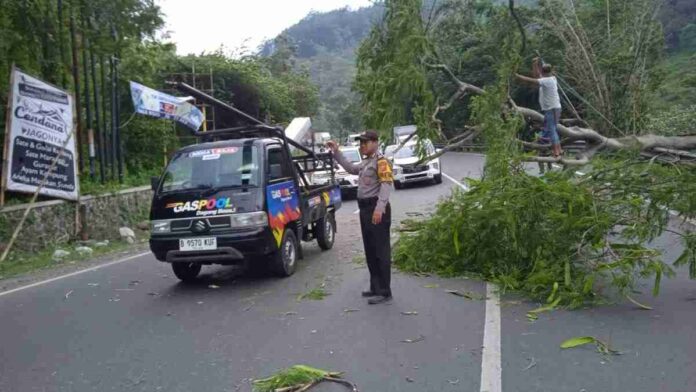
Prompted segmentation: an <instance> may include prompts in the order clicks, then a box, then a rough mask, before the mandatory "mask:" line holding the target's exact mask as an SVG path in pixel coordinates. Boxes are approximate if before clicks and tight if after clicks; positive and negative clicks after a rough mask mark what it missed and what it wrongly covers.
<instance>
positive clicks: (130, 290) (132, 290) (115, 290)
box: [114, 289, 135, 291]
mask: <svg viewBox="0 0 696 392" xmlns="http://www.w3.org/2000/svg"><path fill="white" fill-rule="evenodd" d="M114 291H135V289H114Z"/></svg>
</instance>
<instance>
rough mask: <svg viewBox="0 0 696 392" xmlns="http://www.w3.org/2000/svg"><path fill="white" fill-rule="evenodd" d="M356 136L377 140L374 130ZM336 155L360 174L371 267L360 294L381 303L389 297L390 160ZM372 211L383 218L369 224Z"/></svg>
mask: <svg viewBox="0 0 696 392" xmlns="http://www.w3.org/2000/svg"><path fill="white" fill-rule="evenodd" d="M358 139H361V140H374V141H377V140H378V135H377V133H376V132H374V131H367V132H364V133H362V134H361V135H360V136H359V137H358ZM335 158H336V160H337V161H338V163H339V164H340V165H341V166H342V167H343V168H344V169H345V170H346V171H347V172H348V173H351V174H357V175H358V176H359V180H358V207H360V228H361V230H362V237H363V245H364V247H365V258H366V259H367V267H368V269H369V270H370V290H369V291H367V292H364V293H363V295H364V296H366V297H369V296H379V297H380V298H379V299H372V300H371V303H379V302H383V301H384V300H387V299H390V298H391V296H392V292H391V243H390V231H389V230H390V227H391V206H390V205H389V194H390V193H391V189H392V186H393V182H394V179H393V175H392V167H391V163H390V162H389V161H388V160H387V159H386V158H385V157H384V156H382V154H380V153H379V152H377V153H375V154H374V155H373V156H371V157H367V158H366V159H364V160H363V161H362V162H361V163H360V164H357V165H356V164H353V163H352V162H350V161H348V160H347V159H346V158H345V157H344V156H343V154H341V153H340V152H337V153H336V155H335ZM375 211H381V212H382V221H381V222H380V223H379V224H373V223H372V215H373V213H374V212H375Z"/></svg>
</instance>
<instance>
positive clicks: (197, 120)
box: [130, 81, 205, 131]
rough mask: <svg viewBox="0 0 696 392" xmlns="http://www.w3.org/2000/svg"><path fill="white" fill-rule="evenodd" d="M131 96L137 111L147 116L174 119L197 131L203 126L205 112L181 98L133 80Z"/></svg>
mask: <svg viewBox="0 0 696 392" xmlns="http://www.w3.org/2000/svg"><path fill="white" fill-rule="evenodd" d="M130 88H131V98H132V99H133V106H134V107H135V111H136V112H137V113H140V114H144V115H146V116H152V117H157V118H166V119H168V120H174V121H176V122H178V123H180V124H183V125H184V126H186V127H189V128H191V129H192V130H194V131H197V130H198V128H200V127H201V124H202V123H203V120H205V118H204V117H203V112H201V111H200V110H198V108H197V107H195V106H193V105H191V104H190V103H188V102H183V101H182V100H181V99H180V98H177V97H175V96H173V95H169V94H165V93H163V92H160V91H157V90H153V89H151V88H149V87H147V86H143V85H142V84H139V83H136V82H133V81H131V82H130Z"/></svg>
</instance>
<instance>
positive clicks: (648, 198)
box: [356, 1, 696, 307]
mask: <svg viewBox="0 0 696 392" xmlns="http://www.w3.org/2000/svg"><path fill="white" fill-rule="evenodd" d="M417 3H418V2H396V1H394V2H390V1H387V2H386V3H385V6H386V8H387V10H388V11H387V13H386V14H385V20H384V22H383V24H382V25H380V26H378V27H376V28H375V29H374V30H373V32H372V35H371V39H368V40H366V41H365V43H364V44H363V48H361V52H360V56H359V61H360V62H362V61H365V62H366V63H367V64H370V65H373V67H371V68H369V69H368V71H369V73H368V75H370V76H372V75H380V76H381V77H379V78H375V79H367V80H369V83H366V82H365V81H364V80H363V81H361V80H360V73H359V74H358V78H357V81H356V84H357V85H358V86H361V91H362V92H363V94H364V100H365V104H366V106H367V107H371V108H377V109H379V110H375V112H374V113H370V114H369V115H370V116H374V118H373V119H372V120H371V121H373V123H374V124H378V125H381V126H382V127H385V126H386V125H388V124H389V123H390V122H391V124H395V123H398V121H400V120H401V118H400V117H399V116H403V115H404V114H403V113H404V112H403V109H401V108H402V107H403V105H402V103H403V101H404V100H403V99H402V97H407V101H410V102H423V101H425V100H428V99H430V98H429V97H430V94H431V93H432V92H431V90H428V89H427V88H423V86H424V85H422V84H420V83H421V81H422V80H423V79H422V76H423V73H424V71H423V68H417V67H413V68H415V69H416V70H417V71H418V72H414V71H411V73H408V74H406V75H408V77H409V78H410V79H411V81H410V82H407V81H402V82H401V85H400V86H402V88H404V89H405V90H404V91H403V94H398V93H397V94H390V93H391V92H394V91H396V92H401V90H399V89H398V88H395V87H393V86H391V85H389V83H391V82H392V81H391V80H390V78H389V77H390V76H393V75H397V74H399V72H406V71H405V70H403V68H408V66H409V65H411V64H416V65H421V64H422V62H423V61H427V59H429V58H433V57H436V56H438V53H439V57H438V59H440V60H445V59H446V60H445V61H447V63H448V65H450V67H451V68H453V69H455V70H456V72H466V71H462V68H463V67H461V65H462V64H463V65H464V66H466V67H472V68H473V67H476V66H475V65H474V64H482V63H483V62H485V61H491V63H490V64H491V66H490V67H488V68H487V69H486V70H485V71H484V72H481V73H479V74H478V77H480V78H481V79H482V81H483V84H485V85H486V88H485V92H484V94H482V95H480V96H477V97H475V98H473V99H471V100H470V101H469V102H468V109H469V110H470V113H469V115H468V116H467V119H468V120H470V121H471V124H472V125H476V126H477V127H479V129H481V131H482V136H483V138H484V139H485V141H486V162H485V167H484V176H483V178H482V179H480V180H469V181H470V187H471V188H470V190H469V191H468V192H455V193H454V195H453V196H452V197H451V198H450V199H447V200H445V201H443V202H442V203H441V204H439V206H438V208H437V210H436V212H435V213H434V214H433V215H432V216H431V217H429V218H428V219H426V220H424V221H421V222H411V223H410V226H411V227H410V228H409V231H410V233H409V234H407V235H404V236H403V237H402V238H401V239H400V240H399V244H398V246H397V249H396V251H395V254H394V261H395V263H396V265H397V266H399V267H400V268H402V269H404V270H407V271H414V272H435V273H438V274H443V275H446V276H458V275H468V276H470V275H476V276H479V277H482V278H483V279H486V280H491V281H494V282H497V283H499V284H500V286H501V287H502V288H503V289H505V290H516V291H520V292H522V293H524V294H526V295H528V296H530V297H532V298H534V299H537V300H540V301H547V302H549V303H550V304H551V305H552V306H557V305H568V306H572V307H577V306H582V305H585V304H589V303H596V302H598V301H601V300H604V299H605V298H606V295H608V294H611V292H612V291H613V290H616V291H618V293H619V294H622V295H625V296H629V295H630V294H631V293H632V291H633V290H635V289H636V285H637V283H638V282H639V281H640V280H641V279H648V278H649V279H653V282H654V284H653V293H654V294H657V293H658V292H659V287H660V282H661V279H662V277H663V276H671V275H673V273H674V266H670V265H667V264H666V263H664V262H663V261H662V257H661V253H660V252H659V251H657V250H655V249H653V248H651V247H649V246H648V245H647V244H649V243H650V241H652V240H653V239H655V238H657V237H658V236H659V235H661V234H662V233H664V231H665V230H671V229H669V228H668V224H669V221H670V210H672V211H676V212H677V213H679V214H680V215H682V216H684V217H693V216H694V215H696V196H694V192H696V185H694V180H696V172H695V171H694V170H693V169H692V168H675V167H672V166H664V165H661V164H657V163H654V162H652V161H650V162H648V161H644V160H641V159H640V157H639V154H638V152H634V151H628V152H625V155H621V154H618V153H613V154H612V155H607V156H600V157H595V159H593V161H592V165H591V166H588V167H585V168H583V169H582V171H583V172H584V173H579V172H576V171H574V170H567V171H561V172H554V173H550V174H547V175H546V176H544V177H537V176H534V175H531V174H529V173H527V172H526V171H525V168H524V166H523V165H522V161H523V159H524V155H523V153H522V152H521V150H520V147H519V145H518V144H517V143H516V138H517V135H518V133H519V132H520V131H521V129H522V127H523V121H522V119H521V118H520V117H519V116H517V115H516V114H515V111H514V110H512V108H511V107H510V102H509V95H510V94H511V93H513V92H514V91H513V90H512V89H511V84H510V81H511V77H510V76H511V75H512V74H513V73H514V72H515V71H516V70H517V69H519V67H520V65H521V64H522V61H523V59H522V56H524V55H527V54H526V53H521V55H518V51H519V48H520V41H519V35H518V34H517V33H518V31H517V30H516V29H515V24H514V21H513V20H512V18H511V17H510V15H509V14H505V13H504V12H502V9H496V8H495V7H492V6H491V5H490V3H487V4H486V3H485V2H480V3H477V4H479V5H480V7H478V8H476V9H469V10H468V11H467V12H468V14H466V13H465V14H461V13H460V14H459V18H458V19H456V20H457V21H458V22H461V21H465V20H466V21H468V22H471V23H469V24H462V23H451V24H449V23H448V22H447V21H446V19H445V20H444V21H443V20H442V19H436V25H435V26H434V27H433V28H434V29H435V30H440V31H443V32H446V31H449V32H450V33H451V34H454V35H458V36H459V37H460V40H461V39H462V37H465V39H468V41H465V42H470V43H471V46H468V47H464V48H457V47H456V46H455V45H451V44H450V43H449V42H448V41H446V40H440V41H438V40H433V41H432V43H431V42H422V41H421V39H422V36H421V35H420V31H418V30H415V32H414V30H413V25H414V24H415V25H418V23H417V22H415V21H414V18H413V14H414V13H415V11H416V10H417V9H418V7H419V5H418V4H417ZM448 6H451V7H450V8H448V9H443V10H442V11H441V12H442V13H440V14H438V18H441V17H445V18H446V17H447V16H446V14H447V13H448V12H455V13H456V12H457V11H456V10H457V4H454V3H449V4H448ZM390 11H392V13H391V14H390ZM588 20H589V19H588ZM407 22H408V23H407ZM493 22H494V24H493V25H488V23H493ZM622 23H623V24H618V23H617V24H615V25H614V26H623V28H627V26H628V25H629V23H627V22H622ZM405 25H408V26H409V28H405V27H404V26H405ZM456 25H459V26H460V29H459V30H457V29H456V28H455V27H454V26H456ZM493 26H496V28H498V29H499V30H500V31H499V33H498V35H495V34H493V35H488V34H486V32H492V31H493V29H494V28H493ZM500 26H506V28H505V29H500V28H499V27H500ZM648 27H649V26H648ZM461 30H464V32H462V31H461ZM621 33H622V31H621V30H615V31H614V32H613V34H614V35H618V34H621ZM552 35H553V34H550V35H549V36H545V35H544V33H543V32H539V33H538V34H536V35H535V36H533V37H532V40H535V39H538V40H542V41H544V40H546V42H553V39H552V38H553V37H551V36H552ZM373 37H374V38H373ZM395 37H401V38H402V39H401V40H396V39H395ZM413 37H416V38H413ZM496 39H497V40H499V41H498V45H497V47H496V46H495V44H494V42H495V40H496ZM459 42H461V41H459ZM531 42H535V41H531ZM622 42H623V41H622V40H621V39H617V40H616V41H614V42H613V43H612V45H617V46H615V47H616V48H619V47H621V45H622V44H623V43H622ZM556 44H557V45H560V44H559V43H558V42H557V43H556ZM479 45H481V47H479ZM556 47H557V48H560V47H562V46H556ZM365 48H367V49H373V50H374V51H370V50H365ZM482 48H487V51H486V50H485V49H482ZM440 49H442V50H440ZM631 50H632V49H631ZM631 50H628V52H626V53H634V54H635V52H631ZM404 54H405V55H404ZM485 54H491V56H492V57H493V58H494V59H490V60H487V59H486V58H484V55H485ZM597 56H598V57H597V59H598V61H597V63H596V64H602V66H604V67H608V68H605V69H611V70H613V71H612V72H613V74H612V75H609V76H607V80H609V82H608V83H618V81H619V80H621V78H623V77H626V73H625V71H626V70H627V69H629V68H630V66H628V65H627V63H631V62H632V61H633V58H630V56H625V53H624V55H622V53H603V52H602V53H599V54H598V55H597ZM419 58H420V61H419ZM457 58H459V59H460V61H459V62H458V63H459V65H458V66H455V65H454V64H457V63H455V61H456V60H457ZM559 58H560V57H559ZM424 59H425V60H424ZM405 61H406V62H407V63H406V64H404V62H405ZM408 61H410V62H408ZM604 61H606V62H604ZM359 64H360V63H359ZM596 64H595V65H596ZM643 66H646V64H643ZM627 67H628V68H627ZM627 72H632V71H630V69H629V70H628V71H627ZM612 77H613V78H615V79H611V78H612ZM463 79H464V78H463ZM466 80H468V79H466ZM413 81H415V82H413ZM486 81H489V82H488V83H486ZM425 85H426V86H427V87H428V88H429V87H430V85H427V84H425ZM635 88H636V91H635V92H636V93H645V92H646V91H648V90H649V87H648V86H647V85H646V84H641V83H639V84H637V85H636V86H635ZM409 94H410V95H409ZM617 94H618V92H617ZM628 96H629V97H630V95H628ZM611 97H612V99H616V101H617V105H623V104H624V103H622V101H621V99H623V96H621V95H612V96H611ZM617 97H618V98H617ZM632 105H634V106H635V103H633V104H632ZM392 107H393V108H396V109H391V108H392ZM406 107H408V106H406ZM399 109H401V110H402V111H399ZM394 113H396V115H395V114H394ZM419 134H422V135H425V136H430V135H429V134H428V132H427V129H426V132H423V129H420V130H419ZM677 234H679V235H681V236H682V238H683V240H684V241H683V244H684V251H683V254H682V256H681V257H679V258H678V260H677V261H676V263H675V265H683V264H688V265H689V271H690V276H691V277H692V278H696V257H695V256H694V255H695V254H696V237H695V236H694V235H693V234H691V233H690V232H677ZM423 244H428V246H427V247H426V246H423ZM607 284H609V289H607V288H606V287H607Z"/></svg>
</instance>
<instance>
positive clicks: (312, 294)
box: [297, 287, 331, 302]
mask: <svg viewBox="0 0 696 392" xmlns="http://www.w3.org/2000/svg"><path fill="white" fill-rule="evenodd" d="M330 294H331V293H328V292H327V291H326V290H324V288H323V287H317V288H316V289H312V290H310V291H308V292H306V293H304V294H300V295H298V296H297V301H298V302H299V301H302V300H304V299H310V300H313V301H321V300H322V299H324V298H326V297H327V296H328V295H330Z"/></svg>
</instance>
